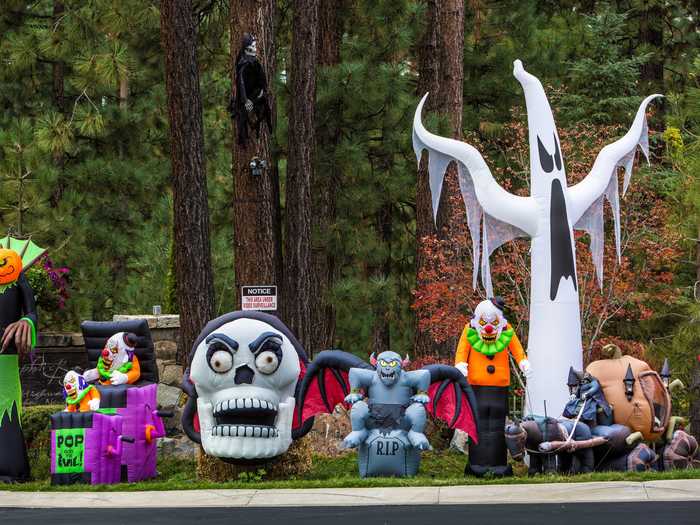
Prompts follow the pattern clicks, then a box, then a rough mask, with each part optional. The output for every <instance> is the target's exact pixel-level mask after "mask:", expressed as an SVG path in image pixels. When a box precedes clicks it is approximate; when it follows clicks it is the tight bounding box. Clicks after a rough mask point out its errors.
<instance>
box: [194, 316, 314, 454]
mask: <svg viewBox="0 0 700 525" xmlns="http://www.w3.org/2000/svg"><path fill="white" fill-rule="evenodd" d="M299 372H300V364H299V356H298V355H297V352H296V350H295V348H294V346H293V344H292V343H291V341H290V340H289V339H288V338H287V337H286V336H285V335H284V334H283V333H282V332H280V331H279V330H276V329H275V328H274V327H272V326H271V325H269V324H268V323H266V322H264V321H261V320H257V319H249V318H240V319H235V320H233V321H231V322H229V323H226V324H223V325H222V326H220V327H219V328H217V329H216V330H214V331H213V332H212V333H210V334H209V335H208V336H207V337H206V338H205V339H204V340H203V341H202V342H201V343H200V344H199V345H198V346H197V348H196V350H195V353H194V356H193V358H192V362H191V366H190V379H191V381H192V382H193V383H194V386H195V388H196V391H197V396H198V398H197V412H198V415H199V424H200V429H201V430H200V434H201V441H202V446H203V447H204V451H205V452H206V453H207V454H209V455H212V456H216V457H220V458H244V459H254V458H270V457H274V456H278V455H280V454H282V453H284V452H285V451H286V450H287V449H288V448H289V445H290V444H291V442H292V419H293V414H294V390H295V388H296V384H297V380H298V378H299Z"/></svg>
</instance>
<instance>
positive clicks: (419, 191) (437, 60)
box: [414, 0, 464, 356]
mask: <svg viewBox="0 0 700 525" xmlns="http://www.w3.org/2000/svg"><path fill="white" fill-rule="evenodd" d="M425 3H426V7H427V10H426V18H427V20H426V28H425V32H424V33H423V37H422V39H421V42H420V44H419V49H418V74H419V78H418V88H417V89H418V93H417V95H418V96H419V97H422V96H423V95H424V94H425V93H427V92H430V96H429V97H428V100H427V102H426V109H427V110H428V111H435V112H438V113H440V114H441V115H442V116H443V118H444V119H446V121H447V123H448V125H449V134H450V136H452V137H453V138H456V139H459V138H461V137H462V109H463V96H462V90H463V87H462V84H463V81H464V64H463V58H464V2H460V1H456V0H440V1H438V0H426V2H425ZM458 192H459V184H458V180H457V170H456V167H455V165H454V164H451V165H450V167H449V169H448V171H447V174H446V176H445V182H444V183H443V190H442V195H441V199H440V205H439V213H438V221H437V222H438V229H437V230H436V227H435V222H434V220H433V207H432V203H431V198H430V186H429V182H428V162H427V155H424V156H423V159H422V160H421V164H420V168H419V170H418V177H417V181H416V287H421V286H424V285H425V284H426V282H425V281H424V280H423V279H422V278H421V272H422V271H423V270H424V268H425V265H426V259H425V256H424V246H425V238H426V237H427V236H430V235H435V234H437V235H439V236H441V237H443V238H446V237H449V231H450V229H451V224H452V221H453V220H454V217H455V216H459V214H457V213H456V212H457V211H459V210H455V209H454V208H453V205H452V202H450V199H449V197H450V196H451V195H455V194H458ZM453 347H454V344H453V341H448V342H447V343H446V344H442V345H441V344H438V343H436V342H435V341H433V340H432V338H431V337H430V335H429V334H428V333H427V332H424V331H423V330H421V329H420V327H419V326H418V318H416V331H415V343H414V348H415V353H416V355H419V356H425V355H430V354H445V355H449V354H450V353H451V352H452V351H453V350H454V348H453Z"/></svg>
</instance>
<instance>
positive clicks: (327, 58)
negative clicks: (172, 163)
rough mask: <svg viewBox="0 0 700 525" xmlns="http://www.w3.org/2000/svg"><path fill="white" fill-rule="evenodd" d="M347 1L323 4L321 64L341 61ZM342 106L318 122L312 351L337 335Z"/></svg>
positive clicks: (328, 65) (328, 344) (327, 344)
mask: <svg viewBox="0 0 700 525" xmlns="http://www.w3.org/2000/svg"><path fill="white" fill-rule="evenodd" d="M342 6H343V0H327V1H324V2H321V3H320V5H319V13H318V18H319V28H318V65H319V68H332V67H334V66H337V65H338V64H339V63H340V42H341V37H342V21H341V18H340V10H341V9H342ZM341 111H342V108H341V107H340V106H339V105H335V106H333V107H330V108H328V111H327V112H326V119H325V120H324V121H323V122H321V121H319V122H317V123H316V128H317V132H316V134H317V137H318V145H317V151H318V162H317V166H316V170H315V173H314V180H313V183H312V185H311V187H312V188H313V195H312V200H313V206H314V207H313V215H312V221H313V224H312V263H313V271H312V275H313V276H314V280H315V281H316V286H317V290H316V301H315V302H314V303H313V304H312V312H311V313H312V316H313V320H312V323H311V330H312V331H311V337H310V340H311V343H310V345H311V346H310V350H313V351H319V350H324V349H327V348H330V347H331V346H332V345H333V338H334V335H335V308H334V307H333V304H332V302H331V301H329V300H328V296H329V293H330V290H331V288H332V286H333V283H334V281H335V276H336V261H335V255H334V251H333V250H331V249H329V247H328V245H327V242H323V240H324V239H328V237H329V233H330V229H331V228H333V226H334V224H335V221H336V194H337V191H338V187H339V185H340V178H339V177H338V170H337V169H336V166H335V157H334V154H333V152H334V150H335V145H336V144H337V143H338V140H339V139H340V128H339V125H338V123H339V121H340V118H341Z"/></svg>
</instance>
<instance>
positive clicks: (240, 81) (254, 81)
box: [228, 33, 272, 146]
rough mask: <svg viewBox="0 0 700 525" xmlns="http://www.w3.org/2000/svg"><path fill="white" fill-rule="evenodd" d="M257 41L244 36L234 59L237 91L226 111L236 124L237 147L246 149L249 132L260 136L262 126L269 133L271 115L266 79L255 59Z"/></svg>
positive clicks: (248, 35)
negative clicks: (264, 126)
mask: <svg viewBox="0 0 700 525" xmlns="http://www.w3.org/2000/svg"><path fill="white" fill-rule="evenodd" d="M257 54H258V48H257V40H255V37H254V36H253V35H251V34H250V33H244V34H243V40H242V41H241V49H240V51H238V56H237V57H236V64H235V67H236V75H235V82H236V90H235V94H234V96H233V98H232V99H231V103H230V104H229V108H228V109H229V111H230V112H231V117H232V118H233V119H234V120H235V121H236V128H237V130H238V144H239V145H241V146H246V145H247V143H248V138H249V133H250V130H254V131H255V134H256V136H259V135H260V126H261V125H262V123H263V122H265V124H266V125H267V129H268V130H269V131H270V132H272V111H271V110H270V104H269V103H268V100H267V77H266V76H265V70H264V69H263V65H262V64H261V63H260V61H259V60H258V57H257Z"/></svg>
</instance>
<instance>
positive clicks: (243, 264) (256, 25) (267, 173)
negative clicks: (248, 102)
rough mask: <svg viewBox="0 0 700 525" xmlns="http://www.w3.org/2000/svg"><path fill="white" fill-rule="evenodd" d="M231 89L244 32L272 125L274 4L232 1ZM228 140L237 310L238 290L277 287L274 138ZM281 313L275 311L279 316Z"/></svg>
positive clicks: (268, 0) (263, 128) (266, 134)
mask: <svg viewBox="0 0 700 525" xmlns="http://www.w3.org/2000/svg"><path fill="white" fill-rule="evenodd" d="M230 16H231V71H232V72H231V86H232V91H234V90H235V85H236V83H235V70H236V65H235V63H234V62H235V60H236V55H237V54H238V51H239V49H240V46H241V40H242V39H243V33H251V34H253V35H254V36H255V37H256V38H257V42H258V59H259V60H260V62H261V63H262V65H263V68H264V70H265V75H266V76H267V82H268V94H267V95H268V101H269V103H270V108H271V110H272V122H273V125H274V122H275V114H276V108H275V97H274V82H275V77H276V68H277V66H276V65H277V60H276V57H275V23H276V18H277V8H276V2H275V0H261V1H257V2H251V1H250V0H231V9H230ZM233 128H234V137H233V151H232V154H233V163H232V166H233V167H232V171H233V203H232V207H233V256H234V271H235V283H236V305H237V306H236V307H237V308H240V306H241V287H242V286H250V285H278V293H279V287H281V285H282V229H281V215H280V187H279V173H278V170H277V159H276V158H275V156H274V152H273V137H272V135H271V134H270V132H269V131H268V129H267V126H266V125H264V124H263V125H262V126H261V127H260V136H259V137H258V136H257V135H256V134H255V133H251V134H250V136H249V139H248V143H247V145H246V146H241V145H239V144H238V132H237V129H236V126H235V125H234V126H233ZM253 157H258V158H259V159H260V160H262V161H264V162H265V163H266V165H267V168H266V169H264V170H263V172H262V174H260V175H259V176H254V175H252V173H251V170H250V161H251V159H252V158H253ZM279 313H281V312H278V314H279Z"/></svg>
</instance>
